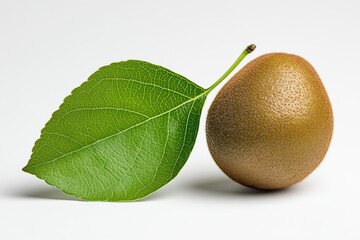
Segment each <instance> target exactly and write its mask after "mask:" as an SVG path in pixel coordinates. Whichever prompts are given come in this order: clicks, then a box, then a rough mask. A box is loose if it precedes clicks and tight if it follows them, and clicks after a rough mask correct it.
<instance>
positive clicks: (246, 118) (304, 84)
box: [206, 53, 333, 190]
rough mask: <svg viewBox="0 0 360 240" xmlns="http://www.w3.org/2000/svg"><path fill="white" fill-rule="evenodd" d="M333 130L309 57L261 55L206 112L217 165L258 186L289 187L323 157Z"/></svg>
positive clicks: (240, 180) (209, 140) (222, 92)
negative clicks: (307, 59) (307, 58)
mask: <svg viewBox="0 0 360 240" xmlns="http://www.w3.org/2000/svg"><path fill="white" fill-rule="evenodd" d="M332 133H333V113H332V109H331V104H330V101H329V98H328V96H327V93H326V91H325V88H324V86H323V84H322V82H321V80H320V78H319V76H318V74H317V73H316V71H315V70H314V68H313V67H312V66H311V65H310V63H308V62H307V61H306V60H305V59H303V58H301V57H299V56H296V55H292V54H286V53H270V54H266V55H263V56H261V57H259V58H257V59H255V60H253V61H252V62H250V63H249V64H247V65H246V66H245V67H244V68H243V69H241V70H240V71H239V72H238V73H237V74H235V75H234V76H233V77H232V78H231V79H230V80H229V82H228V83H227V84H225V86H224V87H223V88H222V89H221V90H220V92H219V93H218V95H217V96H216V98H215V100H214V102H213V103H212V105H211V107H210V110H209V112H208V116H207V123H206V135H207V142H208V146H209V149H210V152H211V155H212V157H213V158H214V160H215V162H216V163H217V165H218V166H219V167H220V168H221V169H222V171H223V172H224V173H225V174H227V175H228V176H229V177H230V178H232V179H233V180H235V181H237V182H239V183H241V184H243V185H246V186H249V187H253V188H257V189H266V190H272V189H281V188H286V187H289V186H291V185H293V184H295V183H297V182H299V181H301V180H302V179H304V178H305V177H306V176H308V175H309V174H310V173H311V172H312V171H313V170H314V169H315V168H316V167H317V166H318V165H319V164H320V162H321V161H322V160H323V158H324V156H325V154H326V152H327V150H328V147H329V144H330V141H331V137H332Z"/></svg>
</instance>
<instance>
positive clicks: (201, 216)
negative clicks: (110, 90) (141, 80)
mask: <svg viewBox="0 0 360 240" xmlns="http://www.w3.org/2000/svg"><path fill="white" fill-rule="evenodd" d="M359 9H360V4H359V1H356V0H354V1H345V0H343V1H330V0H327V1H304V0H303V1H296V2H295V1H285V0H284V1H278V0H272V1H254V0H252V1H250V0H249V1H235V0H234V1H210V0H207V1H155V0H152V1H85V0H83V1H69V0H66V1H64V0H62V1H48V0H44V1H37V0H32V1H26V0H24V1H15V0H8V1H6V0H5V1H4V0H1V1H0V81H1V85H0V107H1V118H0V121H1V122H0V133H1V135H0V140H1V142H0V147H1V166H0V176H1V181H0V190H1V192H0V194H1V196H0V197H1V198H0V216H1V217H0V239H92V238H94V239H95V238H96V239H110V238H111V239H130V238H139V239H152V238H154V239H196V238H198V239H235V238H236V239H292V240H294V239H347V240H349V239H360V230H359V229H360V219H359V215H360V204H359V202H360V195H359V194H360V193H359V191H360V174H359V169H360V161H359V160H360V159H359V151H358V149H359V136H360V127H359V124H360V110H359V109H360V108H359V104H360V94H359V90H360V84H359V82H360V73H359V71H360V68H359V54H360V44H359V42H360V27H359V23H360V14H359ZM250 43H256V44H257V46H258V48H257V49H256V51H255V52H254V53H252V54H251V55H249V56H248V58H247V59H246V60H245V61H244V63H243V64H242V66H243V65H244V64H245V63H247V62H249V61H250V60H251V59H254V58H255V57H257V56H260V55H261V54H264V53H268V52H274V51H281V52H289V53H295V54H299V55H301V56H303V57H304V58H306V59H307V60H308V61H310V62H311V63H312V64H313V66H314V67H315V68H316V69H317V71H318V73H319V74H320V76H321V78H322V80H323V83H324V85H325V87H326V89H327V91H328V94H329V96H330V99H331V101H332V104H333V109H334V114H335V132H334V137H333V141H332V144H331V147H330V150H329V152H328V154H327V156H326V158H325V160H324V162H323V163H322V164H321V166H320V167H319V168H318V169H317V170H316V171H315V172H314V173H313V174H311V176H310V177H309V178H307V179H306V180H305V181H303V182H301V183H300V184H298V185H296V186H295V187H293V188H290V189H288V190H286V191H282V192H276V193H269V194H265V193H257V192H254V191H251V190H249V189H246V188H245V187H241V186H239V185H238V184H236V183H233V182H232V181H230V180H229V179H227V177H226V176H225V175H223V174H222V172H221V171H220V170H219V169H218V168H217V167H216V165H215V164H214V162H213V160H212V159H211V156H210V154H209V152H208V150H207V146H206V141H205V132H204V129H205V124H204V123H205V122H204V120H205V117H206V111H207V109H208V107H209V105H210V103H211V101H212V99H213V98H214V96H215V95H216V92H217V91H218V90H219V89H220V88H219V87H218V88H217V89H216V91H214V92H213V93H212V94H211V96H209V98H208V100H207V102H206V105H205V107H204V113H203V116H202V122H201V126H200V131H199V135H198V140H197V143H196V145H195V148H194V150H193V152H192V154H191V157H190V158H189V160H188V162H187V164H186V165H185V167H184V168H183V170H182V171H181V172H180V174H179V175H178V177H177V178H176V179H175V180H173V181H172V182H171V183H170V184H168V185H167V186H165V187H164V188H162V189H161V190H160V191H158V192H157V193H155V194H153V195H152V196H150V197H149V198H147V199H145V200H143V201H139V202H134V203H102V202H82V201H77V200H75V199H73V198H72V197H68V196H66V195H64V194H62V193H61V192H59V191H58V190H56V189H55V188H52V187H49V186H47V185H46V184H45V183H44V182H42V181H40V180H39V179H37V178H36V177H34V176H32V175H29V174H26V173H24V172H22V171H21V168H22V167H23V166H24V165H25V164H26V163H27V161H28V159H29V157H30V154H31V149H32V146H33V143H34V142H35V140H36V139H37V138H38V137H39V134H40V130H41V129H42V127H43V126H44V124H45V122H46V121H47V120H48V119H49V117H50V116H51V113H52V112H53V111H54V110H56V109H57V108H58V106H59V104H60V103H61V102H62V100H63V98H64V97H65V96H67V95H68V94H69V93H70V91H71V90H72V89H73V88H74V87H76V86H78V85H79V84H80V83H81V82H83V81H84V80H86V79H87V77H88V76H89V75H90V74H91V73H93V72H94V71H95V70H97V69H98V67H100V66H102V65H107V64H109V63H111V62H114V61H121V60H126V59H130V58H131V59H143V60H147V61H150V62H153V63H156V64H160V65H163V66H165V67H167V68H169V69H171V70H173V71H176V72H178V73H180V74H182V75H184V76H186V77H188V78H189V79H191V80H193V81H194V82H196V83H198V84H199V85H201V86H203V87H208V86H210V85H211V83H213V82H214V81H215V80H216V79H217V78H218V77H219V76H220V75H221V74H222V73H223V72H224V71H225V70H226V69H227V68H228V67H229V66H230V64H231V63H232V62H233V61H234V60H235V59H236V57H237V56H238V54H239V53H240V52H241V51H242V50H243V49H244V47H246V46H247V45H248V44H250Z"/></svg>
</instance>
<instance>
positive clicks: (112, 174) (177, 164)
mask: <svg viewBox="0 0 360 240" xmlns="http://www.w3.org/2000/svg"><path fill="white" fill-rule="evenodd" d="M254 49H255V45H250V46H248V47H247V49H245V50H244V51H243V52H242V54H241V55H240V56H239V57H238V58H237V59H236V61H235V62H234V63H233V65H232V66H231V67H230V68H229V69H228V70H227V71H226V72H225V73H224V74H223V75H222V76H221V77H220V78H219V79H218V80H217V81H216V82H215V83H214V84H213V85H212V86H211V87H210V88H208V89H203V88H201V87H199V86H198V85H196V84H194V83H193V82H191V81H190V80H188V79H186V78H185V77H183V76H180V75H179V74H176V73H174V72H172V71H170V70H168V69H166V68H163V67H161V66H157V65H154V64H151V63H147V62H143V61H136V60H129V61H125V62H119V63H113V64H111V65H109V66H105V67H102V68H100V69H99V70H98V71H97V72H95V73H94V74H93V75H91V76H90V78H89V79H88V81H86V82H84V83H83V84H82V85H81V86H80V87H78V88H76V89H74V90H73V92H72V93H71V95H70V96H68V97H66V98H65V100H64V103H63V104H62V105H61V106H60V108H59V110H57V111H56V112H54V114H53V115H52V117H51V119H50V120H49V121H48V122H47V124H46V125H45V127H44V128H43V130H42V131H41V136H40V139H39V140H37V141H36V143H35V146H34V148H33V153H32V155H31V159H30V161H29V163H28V164H27V165H26V166H25V167H24V168H23V170H24V171H25V172H28V173H31V174H34V175H36V176H37V177H39V178H41V179H44V180H45V181H46V182H47V183H48V184H50V185H53V186H56V187H58V188H59V189H61V190H62V191H63V192H65V193H68V194H71V195H75V196H77V197H79V198H82V199H87V200H102V201H130V200H135V199H140V198H143V197H145V196H147V195H149V194H150V193H152V192H154V191H156V190H157V189H159V188H160V187H162V186H163V185H165V184H166V183H168V182H169V181H170V180H172V179H173V178H174V177H175V176H176V175H177V174H178V173H179V171H180V170H181V168H182V167H183V166H184V164H185V162H186V160H187V159H188V157H189V155H190V152H191V150H192V148H193V146H194V143H195V139H196V135H197V131H198V127H199V119H200V114H201V110H202V107H203V105H204V101H205V99H206V96H207V94H208V93H209V92H211V91H212V90H213V89H214V88H215V87H216V86H217V85H218V84H220V83H221V82H222V81H223V80H224V79H225V78H226V77H227V76H228V75H229V74H230V73H231V72H232V71H233V70H234V69H235V68H236V66H237V65H238V64H239V63H240V62H241V60H242V59H243V58H244V57H245V56H246V55H247V54H249V53H250V52H252V51H253V50H254Z"/></svg>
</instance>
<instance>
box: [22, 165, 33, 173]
mask: <svg viewBox="0 0 360 240" xmlns="http://www.w3.org/2000/svg"><path fill="white" fill-rule="evenodd" d="M30 169H31V168H30V167H29V164H27V165H26V166H25V167H23V168H22V169H21V170H23V172H26V173H31V171H30Z"/></svg>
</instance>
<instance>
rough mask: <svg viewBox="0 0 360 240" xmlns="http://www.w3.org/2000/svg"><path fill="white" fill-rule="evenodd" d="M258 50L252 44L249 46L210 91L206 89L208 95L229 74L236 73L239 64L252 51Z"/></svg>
mask: <svg viewBox="0 0 360 240" xmlns="http://www.w3.org/2000/svg"><path fill="white" fill-rule="evenodd" d="M255 48H256V46H255V44H251V45H249V46H248V47H247V48H246V49H245V50H244V51H243V52H242V53H241V54H240V56H239V57H238V58H237V59H236V61H235V62H234V63H233V64H232V65H231V67H230V68H229V69H228V70H227V71H226V72H225V73H224V74H223V75H222V76H221V77H220V78H219V79H218V80H217V81H216V82H215V83H214V84H213V85H211V86H210V87H209V88H208V89H206V91H205V92H206V94H208V93H209V92H211V91H212V90H213V89H214V88H215V87H216V86H217V85H219V84H220V83H221V82H222V81H223V80H224V79H225V78H226V77H227V76H229V74H230V73H231V72H232V71H234V69H235V68H236V67H237V66H238V65H239V63H240V62H241V61H242V60H243V59H244V58H245V57H246V56H247V55H248V54H249V53H251V52H252V51H254V50H255Z"/></svg>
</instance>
